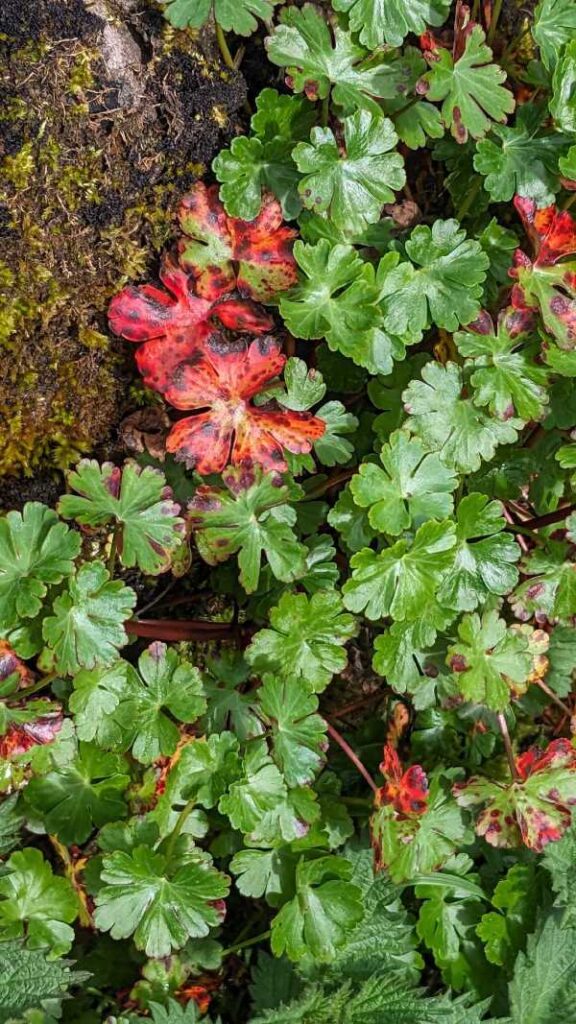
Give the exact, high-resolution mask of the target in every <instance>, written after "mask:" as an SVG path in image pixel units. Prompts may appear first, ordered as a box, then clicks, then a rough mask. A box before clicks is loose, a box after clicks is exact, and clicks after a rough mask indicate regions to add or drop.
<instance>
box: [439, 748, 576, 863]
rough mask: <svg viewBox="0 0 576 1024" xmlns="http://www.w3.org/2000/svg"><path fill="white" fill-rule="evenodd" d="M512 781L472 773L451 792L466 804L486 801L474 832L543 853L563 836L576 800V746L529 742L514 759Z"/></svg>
mask: <svg viewBox="0 0 576 1024" xmlns="http://www.w3.org/2000/svg"><path fill="white" fill-rule="evenodd" d="M515 769H516V778H515V779H514V781H513V782H511V783H510V784H509V785H503V784H502V783H501V782H496V781H493V780H491V779H487V778H483V777H480V776H474V777H473V778H471V779H469V780H468V781H467V782H464V783H457V784H456V785H455V786H454V789H453V792H454V796H455V797H456V800H457V801H458V803H459V804H460V805H461V806H462V807H475V806H477V805H481V806H482V805H483V810H482V811H481V812H480V814H479V816H478V818H477V821H476V832H477V834H478V835H480V836H484V838H485V839H486V841H487V842H488V843H490V845H491V846H496V847H511V846H519V845H520V844H521V843H524V845H525V846H527V847H528V848H529V849H530V850H535V851H536V853H540V852H541V851H542V850H543V849H544V847H545V846H546V845H547V844H548V843H551V842H555V841H556V840H558V839H560V838H561V837H562V836H563V835H564V833H565V831H566V829H567V828H568V826H569V825H570V821H571V817H572V813H571V808H572V807H573V806H574V804H576V750H575V749H574V747H573V746H572V744H571V743H570V741H569V740H566V739H559V740H553V741H552V742H551V743H550V744H549V745H548V747H547V748H546V750H544V751H542V750H540V749H539V748H538V747H531V748H530V749H529V750H527V751H526V752H525V753H524V754H521V755H520V756H519V757H517V758H516V759H515Z"/></svg>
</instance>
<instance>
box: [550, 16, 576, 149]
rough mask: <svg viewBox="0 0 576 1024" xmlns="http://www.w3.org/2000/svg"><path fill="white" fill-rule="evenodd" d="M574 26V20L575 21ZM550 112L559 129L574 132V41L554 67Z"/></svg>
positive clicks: (575, 111)
mask: <svg viewBox="0 0 576 1024" xmlns="http://www.w3.org/2000/svg"><path fill="white" fill-rule="evenodd" d="M575 27H576V21H575ZM552 86H553V94H552V98H551V100H550V103H549V108H550V113H551V114H552V117H553V118H554V121H555V122H556V125H557V126H558V128H559V129H560V131H563V132H568V133H571V134H572V135H574V134H576V41H575V40H572V41H571V42H569V43H568V45H567V46H566V48H565V49H564V51H563V53H562V56H561V58H560V60H559V61H558V63H557V65H556V67H555V68H554V77H553V79H552Z"/></svg>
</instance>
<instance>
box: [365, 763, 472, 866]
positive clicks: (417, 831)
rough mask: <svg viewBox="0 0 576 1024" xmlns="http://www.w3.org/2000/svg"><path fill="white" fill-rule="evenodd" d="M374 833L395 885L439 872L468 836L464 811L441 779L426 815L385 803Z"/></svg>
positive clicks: (381, 859)
mask: <svg viewBox="0 0 576 1024" xmlns="http://www.w3.org/2000/svg"><path fill="white" fill-rule="evenodd" d="M371 830H372V841H373V844H374V847H375V849H376V856H377V861H378V864H379V866H380V867H386V868H387V870H388V873H389V875H390V878H391V879H392V881H393V882H406V881H410V880H411V879H413V878H415V876H416V875H420V874H427V873H428V872H430V871H436V870H438V868H440V867H441V866H442V864H444V863H445V862H446V861H447V860H448V858H449V857H451V856H452V854H453V853H454V852H455V851H456V850H457V849H458V847H459V846H461V845H462V843H463V841H464V838H465V833H466V828H465V825H464V819H463V815H462V812H461V810H460V808H459V807H458V805H457V804H456V803H455V802H454V800H453V799H452V798H451V796H450V791H449V787H447V785H446V784H445V783H444V781H443V780H442V779H440V778H439V777H436V778H435V779H434V780H433V781H432V783H431V785H430V792H429V797H428V807H427V809H426V811H425V812H424V813H423V814H419V815H401V814H398V812H397V811H395V810H394V807H393V806H392V805H391V804H384V805H383V806H382V807H380V808H379V809H377V810H376V811H375V812H374V815H373V816H372V821H371Z"/></svg>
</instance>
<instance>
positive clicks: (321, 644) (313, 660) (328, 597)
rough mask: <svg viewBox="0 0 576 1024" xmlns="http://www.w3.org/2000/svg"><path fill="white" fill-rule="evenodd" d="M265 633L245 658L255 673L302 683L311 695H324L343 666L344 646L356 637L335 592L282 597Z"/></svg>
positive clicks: (263, 630) (262, 633)
mask: <svg viewBox="0 0 576 1024" xmlns="http://www.w3.org/2000/svg"><path fill="white" fill-rule="evenodd" d="M270 626H271V628H269V629H261V630H260V631H259V632H258V633H256V635H255V637H254V638H253V640H252V643H251V644H250V646H249V648H248V650H247V651H246V659H247V661H248V662H249V663H250V665H251V666H252V668H253V669H254V671H255V672H257V673H259V674H262V673H263V672H272V673H273V674H275V675H278V676H280V678H285V679H292V678H293V679H300V678H301V679H304V680H305V682H306V683H307V685H308V686H309V688H310V689H311V690H323V689H324V688H325V687H326V686H327V685H328V683H329V682H330V679H331V678H332V676H333V675H334V673H335V672H341V671H342V669H343V668H344V667H345V665H346V660H347V658H346V651H345V650H343V647H344V644H345V643H346V641H347V640H350V639H351V637H353V636H354V635H355V633H356V623H355V622H354V618H353V617H352V616H351V615H347V614H345V612H344V611H343V607H342V598H341V597H340V594H338V593H336V592H335V591H320V592H319V593H317V594H313V595H312V597H310V598H309V597H307V596H306V595H305V594H283V595H282V597H281V598H280V601H279V602H278V605H277V606H276V607H275V608H272V610H271V612H270Z"/></svg>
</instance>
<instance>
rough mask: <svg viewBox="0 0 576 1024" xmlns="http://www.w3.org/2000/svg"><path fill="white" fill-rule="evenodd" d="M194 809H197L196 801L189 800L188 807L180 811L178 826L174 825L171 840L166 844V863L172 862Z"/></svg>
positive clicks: (177, 820)
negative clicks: (179, 840)
mask: <svg viewBox="0 0 576 1024" xmlns="http://www.w3.org/2000/svg"><path fill="white" fill-rule="evenodd" d="M194 807H195V801H194V800H189V801H188V803H187V804H186V806H185V807H183V808H182V810H181V811H180V814H179V815H178V817H177V819H176V824H175V825H174V828H173V830H172V835H171V836H170V838H169V840H168V842H167V844H166V861H167V862H169V861H170V860H171V858H172V855H173V853H174V850H175V848H176V843H177V842H178V839H179V837H180V834H181V832H182V829H183V828H184V825H185V824H186V822H187V820H188V818H189V817H190V815H191V814H192V811H193V810H194Z"/></svg>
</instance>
